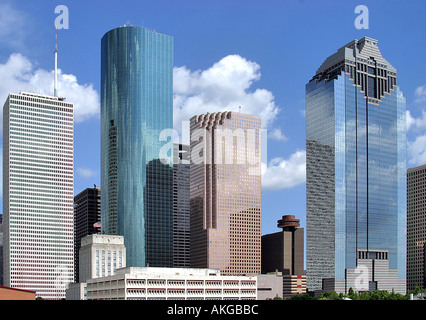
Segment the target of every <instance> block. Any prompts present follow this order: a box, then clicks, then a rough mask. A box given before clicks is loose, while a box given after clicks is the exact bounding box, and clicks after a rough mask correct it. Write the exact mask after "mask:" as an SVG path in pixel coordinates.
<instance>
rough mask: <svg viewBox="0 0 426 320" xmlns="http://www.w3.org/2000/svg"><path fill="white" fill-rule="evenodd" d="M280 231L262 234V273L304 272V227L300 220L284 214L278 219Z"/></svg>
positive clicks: (294, 273)
mask: <svg viewBox="0 0 426 320" xmlns="http://www.w3.org/2000/svg"><path fill="white" fill-rule="evenodd" d="M278 228H282V231H280V232H275V233H270V234H265V235H263V236H262V273H269V272H275V271H278V272H282V274H290V275H303V274H304V257H303V256H304V229H303V228H300V220H299V219H296V218H295V217H294V216H293V215H285V216H283V217H282V219H280V220H278Z"/></svg>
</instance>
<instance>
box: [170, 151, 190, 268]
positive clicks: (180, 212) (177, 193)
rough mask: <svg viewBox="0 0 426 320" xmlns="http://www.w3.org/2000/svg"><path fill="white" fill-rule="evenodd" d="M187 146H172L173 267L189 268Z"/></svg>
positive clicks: (188, 162) (188, 158) (188, 160)
mask: <svg viewBox="0 0 426 320" xmlns="http://www.w3.org/2000/svg"><path fill="white" fill-rule="evenodd" d="M189 167H190V157H189V145H185V144H178V143H174V144H173V266H174V267H176V268H188V267H189V266H190V261H189V252H190V227H189V221H190V220H189V219H190V205H189V201H190V195H189V188H190V176H189Z"/></svg>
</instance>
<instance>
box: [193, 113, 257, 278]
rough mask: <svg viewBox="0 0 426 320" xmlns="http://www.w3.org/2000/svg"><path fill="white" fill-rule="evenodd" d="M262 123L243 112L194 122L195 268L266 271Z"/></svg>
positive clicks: (230, 272) (204, 116)
mask: <svg viewBox="0 0 426 320" xmlns="http://www.w3.org/2000/svg"><path fill="white" fill-rule="evenodd" d="M260 122H261V120H260V117H258V116H252V115H247V114H242V113H237V112H218V113H207V114H202V115H197V116H194V117H192V118H191V120H190V134H191V147H190V150H191V165H190V176H191V185H190V196H191V203H190V205H191V219H190V234H191V249H190V261H191V267H197V268H212V269H218V270H221V273H222V274H226V275H240V274H258V273H260V268H261V266H260V249H261V248H260V240H261V234H260V227H261V177H260V152H261V149H260V147H261V146H260V142H259V141H260V129H261V126H260V125H261V124H260Z"/></svg>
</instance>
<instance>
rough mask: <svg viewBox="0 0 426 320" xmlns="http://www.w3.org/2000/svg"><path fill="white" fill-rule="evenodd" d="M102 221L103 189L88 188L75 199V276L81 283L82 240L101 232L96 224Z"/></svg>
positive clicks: (76, 280)
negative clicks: (80, 259) (80, 256)
mask: <svg viewBox="0 0 426 320" xmlns="http://www.w3.org/2000/svg"><path fill="white" fill-rule="evenodd" d="M99 221H101V188H100V187H97V186H94V187H93V188H86V189H84V190H83V191H81V192H80V193H79V194H77V195H76V196H75V197H74V232H75V234H74V237H75V239H74V243H75V244H74V261H75V263H74V270H75V272H74V276H75V282H80V281H79V278H78V277H79V250H80V246H81V239H83V238H84V237H85V236H88V235H91V234H97V233H99V232H100V229H99V228H96V226H95V225H96V224H97V223H98V222H99Z"/></svg>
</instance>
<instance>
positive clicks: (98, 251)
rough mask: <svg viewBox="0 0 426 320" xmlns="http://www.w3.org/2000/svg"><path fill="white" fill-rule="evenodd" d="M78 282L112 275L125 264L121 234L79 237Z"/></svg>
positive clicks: (124, 248) (124, 249) (124, 251)
mask: <svg viewBox="0 0 426 320" xmlns="http://www.w3.org/2000/svg"><path fill="white" fill-rule="evenodd" d="M79 254H80V274H79V278H80V283H84V282H87V281H88V280H89V279H93V278H99V277H105V276H110V275H114V274H115V272H116V270H117V269H119V268H124V267H125V266H126V247H125V246H124V238H123V236H118V235H106V234H91V235H88V236H86V237H84V238H83V239H81V248H80V252H79Z"/></svg>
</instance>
